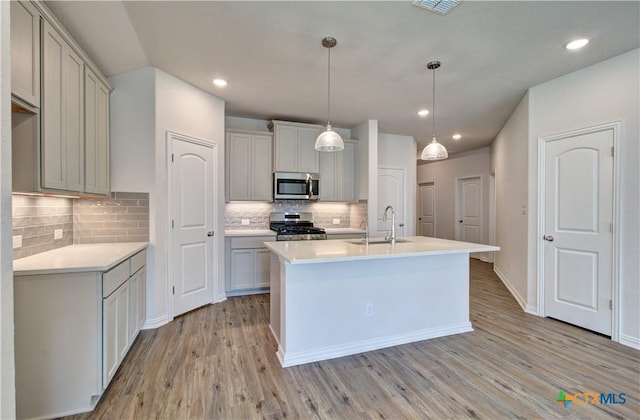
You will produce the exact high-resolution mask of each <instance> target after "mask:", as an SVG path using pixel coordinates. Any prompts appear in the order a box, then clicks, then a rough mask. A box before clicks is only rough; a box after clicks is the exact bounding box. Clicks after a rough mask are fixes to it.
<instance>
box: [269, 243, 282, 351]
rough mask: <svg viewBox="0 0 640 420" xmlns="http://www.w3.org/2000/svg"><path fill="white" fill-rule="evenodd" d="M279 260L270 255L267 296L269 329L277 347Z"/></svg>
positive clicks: (278, 326) (279, 320)
mask: <svg viewBox="0 0 640 420" xmlns="http://www.w3.org/2000/svg"><path fill="white" fill-rule="evenodd" d="M280 264H281V263H280V258H279V257H278V255H277V254H275V253H273V252H272V253H271V260H270V262H269V273H270V274H269V275H270V279H271V284H270V286H271V287H270V296H269V328H271V333H272V334H273V336H274V338H275V339H276V342H277V343H278V347H279V346H280V331H281V329H280V322H281V319H280V303H281V299H280V287H281V286H280V275H281V274H280V271H281V270H280Z"/></svg>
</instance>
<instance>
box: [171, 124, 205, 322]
mask: <svg viewBox="0 0 640 420" xmlns="http://www.w3.org/2000/svg"><path fill="white" fill-rule="evenodd" d="M169 136H170V141H171V152H172V160H173V161H172V163H171V171H170V176H171V180H170V182H171V184H170V185H171V201H172V203H171V212H172V213H171V217H172V235H171V248H172V249H171V267H172V269H171V280H172V284H173V290H172V292H173V315H174V316H177V315H180V314H182V313H185V312H188V311H190V310H192V309H195V308H198V307H200V306H202V305H205V304H207V303H211V302H212V301H213V283H214V282H213V276H214V267H213V261H214V258H213V255H214V248H215V241H214V238H213V233H214V232H213V220H214V218H213V216H214V195H215V191H216V190H215V188H216V187H215V183H214V179H213V177H214V173H215V171H214V168H215V160H214V152H213V147H211V146H207V145H204V144H201V143H195V142H191V141H188V139H186V138H183V137H182V136H178V135H174V134H171V133H170V134H169Z"/></svg>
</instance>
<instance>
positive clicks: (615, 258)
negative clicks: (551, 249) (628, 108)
mask: <svg viewBox="0 0 640 420" xmlns="http://www.w3.org/2000/svg"><path fill="white" fill-rule="evenodd" d="M620 128H621V121H613V122H609V123H604V124H600V125H596V126H592V127H586V128H581V129H578V130H571V131H567V132H563V133H558V134H552V135H550V136H545V137H538V221H537V222H538V232H537V233H538V234H537V236H536V245H537V252H538V261H537V270H538V275H537V281H538V299H537V300H538V308H537V309H538V314H539V315H540V316H542V317H544V316H545V308H544V241H543V240H542V237H543V236H544V235H545V233H544V232H545V223H546V221H545V207H546V202H545V193H546V182H545V181H546V179H545V158H546V154H545V152H546V146H547V143H548V142H551V141H554V140H560V139H564V138H569V137H575V136H581V135H585V134H591V133H596V132H599V131H605V130H613V149H614V151H615V153H613V241H612V242H613V249H612V250H611V251H612V255H611V263H612V264H611V265H612V273H611V287H612V290H611V300H612V302H613V310H612V320H611V323H612V325H611V340H613V341H619V340H620V338H619V337H620V304H619V303H620V302H621V297H620V284H619V275H620V252H619V250H620V158H619V154H620V153H619V150H620V147H619V146H620Z"/></svg>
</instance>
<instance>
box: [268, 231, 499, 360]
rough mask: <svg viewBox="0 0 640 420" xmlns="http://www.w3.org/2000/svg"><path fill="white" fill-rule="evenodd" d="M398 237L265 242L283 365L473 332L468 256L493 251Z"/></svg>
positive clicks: (275, 332)
mask: <svg viewBox="0 0 640 420" xmlns="http://www.w3.org/2000/svg"><path fill="white" fill-rule="evenodd" d="M403 239H404V240H406V241H407V242H402V243H396V244H393V245H392V244H388V243H383V244H374V243H370V244H369V245H363V244H356V243H354V242H358V241H347V240H326V241H290V242H265V245H266V246H267V247H268V248H269V249H270V250H271V251H272V252H271V268H270V270H271V314H270V315H271V319H270V328H271V330H272V332H273V335H274V337H275V338H276V340H277V342H278V353H277V356H278V359H279V360H280V363H281V364H282V366H283V367H288V366H295V365H299V364H303V363H309V362H315V361H319V360H326V359H331V358H335V357H341V356H346V355H350V354H356V353H361V352H365V351H370V350H375V349H380V348H384V347H390V346H395V345H399V344H406V343H411V342H415V341H421V340H426V339H430V338H435V337H441V336H445V335H452V334H459V333H464V332H469V331H473V329H472V327H471V322H470V321H469V254H470V253H472V252H491V251H498V250H499V248H498V247H496V246H489V245H482V244H474V243H467V242H457V241H449V240H444V239H436V238H427V237H422V236H417V237H409V238H403Z"/></svg>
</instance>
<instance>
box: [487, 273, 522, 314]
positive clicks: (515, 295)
mask: <svg viewBox="0 0 640 420" xmlns="http://www.w3.org/2000/svg"><path fill="white" fill-rule="evenodd" d="M493 272H494V273H496V276H498V278H499V279H500V281H501V282H502V284H504V287H506V288H507V290H508V291H509V293H511V295H512V296H513V298H514V299H515V300H516V302H518V305H520V307H521V308H522V310H523V311H525V312H528V311H527V301H526V300H525V299H524V298H523V297H522V296H520V293H518V291H517V290H516V289H515V288H514V287H513V286H512V285H511V283H510V282H509V280H507V277H506V276H505V275H504V274H502V272H501V271H500V269H499V268H498V267H496V266H495V265H494V266H493Z"/></svg>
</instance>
